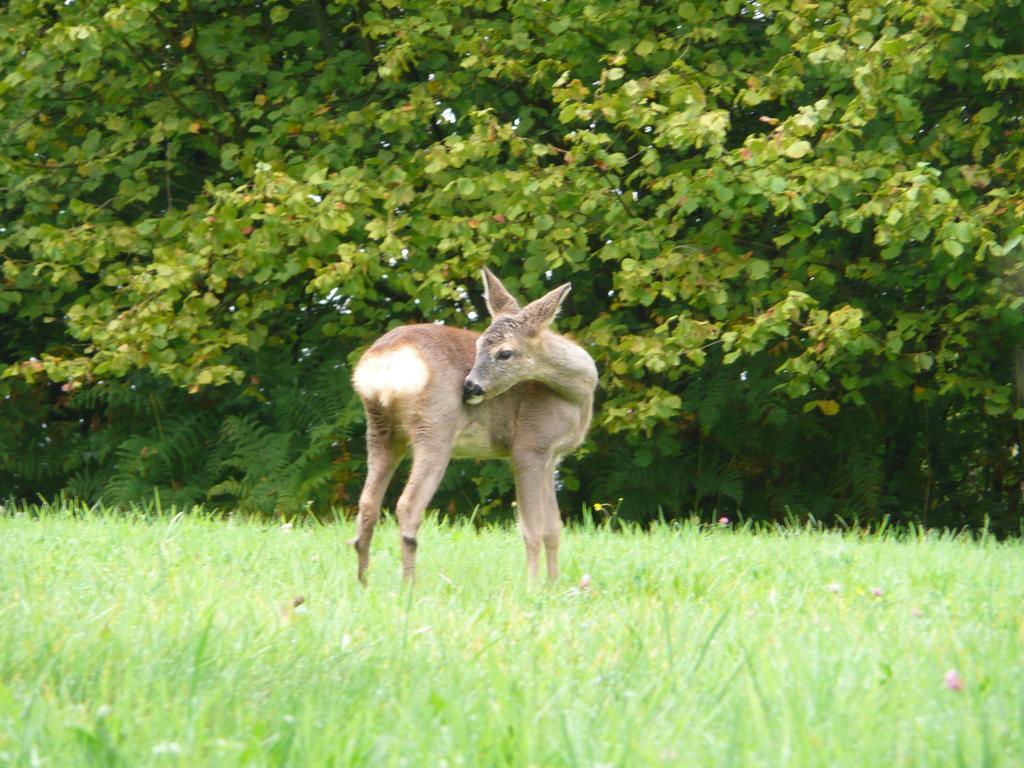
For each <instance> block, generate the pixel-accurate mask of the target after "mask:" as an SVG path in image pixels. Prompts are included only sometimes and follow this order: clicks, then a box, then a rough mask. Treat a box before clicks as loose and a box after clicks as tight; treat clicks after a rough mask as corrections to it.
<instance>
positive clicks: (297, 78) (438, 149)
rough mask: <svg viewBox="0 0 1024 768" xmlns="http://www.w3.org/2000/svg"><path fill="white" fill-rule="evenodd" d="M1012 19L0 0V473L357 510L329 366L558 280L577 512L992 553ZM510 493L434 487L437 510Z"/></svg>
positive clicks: (10, 477) (1015, 112) (1018, 36)
mask: <svg viewBox="0 0 1024 768" xmlns="http://www.w3.org/2000/svg"><path fill="white" fill-rule="evenodd" d="M1020 19H1021V4H1020V2H1019V1H1017V0H1010V1H1009V2H1006V1H1004V2H994V1H985V0H979V1H972V2H957V3H953V2H949V1H948V0H913V1H912V2H911V0H905V1H903V0H896V1H894V2H890V3H885V4H880V3H875V2H868V0H856V1H854V2H846V3H833V2H820V3H807V2H799V1H794V2H782V1H780V0H765V1H761V0H759V2H756V3H755V2H741V1H740V0H724V1H719V2H713V3H705V2H699V1H698V0H690V1H689V2H681V3H680V2H671V3H660V2H639V0H632V1H629V0H566V1H564V2H544V1H542V0H511V1H510V2H499V1H498V0H475V1H472V0H463V1H462V2H459V3H437V2H423V1H422V0H409V1H408V2H405V1H403V2H398V1H397V0H382V1H381V2H369V1H367V0H361V1H360V2H329V1H328V0H305V1H303V2H299V1H298V0H295V1H294V2H292V1H289V0H282V1H281V2H273V1H268V2H257V3H253V2H243V3H238V2H222V1H218V0H211V2H204V3H192V2H189V0H171V1H169V2H160V0H126V1H125V2H120V3H117V2H88V3H86V2H70V3H62V2H48V1H44V0H11V2H9V3H8V4H7V6H6V9H5V10H3V11H0V74H2V76H3V79H2V80H0V179H2V181H0V259H2V268H3V274H2V283H0V313H2V316H3V327H2V333H0V370H2V371H3V373H2V378H0V386H2V391H0V397H2V398H3V399H2V401H0V402H2V403H3V406H2V411H0V489H2V490H3V491H6V492H7V493H10V494H13V495H21V496H32V495H34V494H36V493H42V494H53V493H55V492H56V491H58V490H59V489H63V488H66V489H68V490H69V491H71V492H72V493H74V494H76V495H80V496H83V497H86V498H99V497H102V498H103V499H105V500H106V501H108V502H117V501H123V500H127V499H130V498H134V497H137V496H139V495H146V494H149V493H151V489H152V488H153V487H158V488H159V489H160V492H161V496H162V497H163V498H165V499H170V500H176V501H181V502H184V501H208V502H210V503H215V504H224V505H233V506H242V507H244V508H252V509H259V510H264V511H277V512H280V513H287V514H290V513H292V512H294V511H295V510H296V509H300V508H302V507H303V505H304V504H306V503H307V502H312V504H313V505H314V506H315V507H317V508H319V507H322V506H324V505H326V504H328V503H350V502H351V500H352V499H353V495H354V493H355V492H356V489H357V488H358V484H359V481H360V475H361V458H360V457H361V453H362V443H361V439H362V438H361V433H360V422H361V413H360V409H359V406H358V402H357V401H355V400H354V398H353V395H352V392H351V390H350V388H349V386H348V383H347V378H348V370H349V366H350V364H351V363H352V361H353V360H354V359H355V358H356V356H357V355H358V352H359V350H360V349H361V348H363V347H365V345H366V344H367V343H368V342H369V340H370V339H371V338H372V337H374V336H375V335H377V334H379V333H380V332H382V331H383V330H384V329H386V328H388V327H389V326H392V325H395V324H398V323H404V322H408V321H414V320H416V321H418V320H428V321H444V322H448V323H453V324H460V325H465V324H472V322H473V321H475V322H476V323H477V325H479V323H480V319H479V317H478V316H479V315H480V314H481V313H482V302H481V300H480V297H479V290H478V285H477V275H478V270H479V268H480V267H481V266H482V265H484V264H487V265H490V266H491V267H492V268H494V269H495V270H496V271H497V272H498V273H499V274H500V275H502V277H503V278H504V279H505V280H506V284H508V285H509V286H510V287H511V288H513V289H514V290H516V291H518V292H519V293H520V294H521V295H522V296H523V297H525V298H534V297H536V296H538V295H540V293H541V292H542V291H543V290H544V289H545V288H547V287H549V286H551V285H553V284H556V283H558V282H561V281H566V280H571V281H572V283H573V285H574V291H573V293H572V296H571V299H570V301H569V303H568V307H567V310H566V313H565V316H564V317H563V319H562V320H561V321H560V326H561V328H562V329H564V330H566V331H568V332H570V333H572V334H573V335H575V336H576V338H578V339H579V340H581V341H582V342H583V343H585V344H586V345H587V346H588V348H589V349H590V350H591V352H592V353H593V355H594V356H595V358H596V359H597V360H598V363H599V366H600V367H601V370H602V396H601V399H600V401H599V409H598V412H597V414H596V418H595V427H594V430H593V432H592V440H591V441H590V444H589V446H588V447H587V448H586V450H585V451H584V452H583V454H582V455H581V456H580V457H579V458H578V459H573V460H571V461H568V462H567V463H566V465H565V467H564V473H563V483H564V485H565V496H564V499H563V506H564V507H565V508H566V509H567V510H571V509H574V508H575V509H578V508H579V507H578V505H579V503H581V502H584V501H589V502H597V501H600V502H615V501H616V500H617V499H619V498H620V497H621V498H622V499H623V502H622V506H621V510H620V511H621V513H622V514H623V515H630V516H632V517H637V518H649V517H651V516H654V515H657V514H663V515H664V516H666V517H671V516H675V515H679V514H689V513H690V512H692V511H699V512H702V513H705V514H717V513H719V512H726V511H733V510H737V511H740V512H742V513H743V514H746V515H748V516H752V517H779V516H783V515H796V516H802V515H813V516H814V517H816V518H818V519H824V520H832V519H836V518H837V517H839V518H842V519H846V520H850V519H852V518H859V519H861V520H866V519H878V518H880V517H881V516H883V515H885V514H891V515H894V516H896V517H897V518H902V519H907V518H909V519H916V520H921V521H924V522H925V523H926V524H954V525H960V524H971V525H974V524H980V523H982V521H983V520H984V519H985V518H986V517H988V518H990V519H991V521H992V523H993V525H994V526H996V527H1000V528H1004V529H1012V528H1015V527H1016V526H1017V525H1018V520H1019V518H1020V514H1021V513H1020V509H1021V506H1020V505H1021V492H1022V490H1021V489H1022V486H1021V480H1022V476H1024V456H1022V455H1021V421H1022V418H1024V409H1022V408H1021V402H1020V394H1019V388H1018V387H1015V384H1017V383H1019V382H1018V381H1017V380H1016V379H1015V376H1016V377H1017V378H1018V379H1019V373H1016V372H1015V369H1016V368H1017V367H1021V366H1020V365H1017V366H1015V361H1018V360H1024V356H1022V355H1021V354H1020V353H1019V350H1020V349H1021V344H1022V342H1024V322H1022V320H1024V315H1022V305H1024V291H1022V288H1024V275H1022V267H1021V259H1020V255H1021V253H1022V248H1021V245H1022V238H1024V228H1022V226H1021V223H1020V222H1021V214H1022V212H1024V194H1022V192H1021V186H1022V184H1021V183H1022V180H1024V125H1022V116H1024V104H1022V83H1024V25H1022V24H1021V23H1020ZM467 318H468V319H467ZM471 480H472V481H474V482H470V481H471ZM509 485H510V484H509V480H508V475H507V473H506V471H505V470H504V469H502V468H501V467H500V466H499V465H494V464H479V465H473V464H464V465H462V466H459V467H456V468H455V469H453V470H452V472H451V473H450V477H449V479H448V481H447V483H446V485H445V486H444V488H443V494H444V498H443V499H441V500H440V501H441V503H442V504H443V505H445V506H446V507H448V506H450V507H451V508H453V509H458V508H468V507H470V506H472V504H473V503H476V502H478V501H481V500H482V501H488V500H493V501H495V507H497V502H499V501H501V500H502V499H503V498H505V499H507V498H508V496H507V494H508V490H509ZM485 511H486V507H485Z"/></svg>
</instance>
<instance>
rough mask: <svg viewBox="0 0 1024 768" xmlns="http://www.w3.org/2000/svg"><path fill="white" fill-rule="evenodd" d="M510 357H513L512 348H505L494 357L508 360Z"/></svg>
mask: <svg viewBox="0 0 1024 768" xmlns="http://www.w3.org/2000/svg"><path fill="white" fill-rule="evenodd" d="M510 357H512V350H511V349H503V350H501V351H500V352H499V353H498V354H496V355H495V356H494V359H495V360H508V359H509V358H510Z"/></svg>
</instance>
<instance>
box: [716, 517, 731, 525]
mask: <svg viewBox="0 0 1024 768" xmlns="http://www.w3.org/2000/svg"><path fill="white" fill-rule="evenodd" d="M731 522H732V521H731V520H730V519H729V518H728V516H726V515H722V516H721V517H720V518H718V524H719V525H721V526H726V525H728V524H729V523H731Z"/></svg>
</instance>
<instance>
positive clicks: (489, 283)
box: [462, 268, 571, 405]
mask: <svg viewBox="0 0 1024 768" xmlns="http://www.w3.org/2000/svg"><path fill="white" fill-rule="evenodd" d="M483 278H484V299H485V300H486V302H487V310H488V311H489V312H490V313H491V325H490V326H489V327H488V328H487V330H486V331H484V332H483V334H482V335H481V336H480V338H479V339H477V342H476V359H475V360H474V361H473V368H472V370H471V371H470V372H469V375H468V376H466V381H465V382H464V383H463V385H462V399H463V400H465V401H466V402H467V403H469V404H470V405H475V404H477V403H479V402H481V401H482V400H484V399H486V398H489V397H494V396H495V395H500V394H501V393H502V392H504V391H506V390H507V389H509V388H510V387H512V386H515V385H516V384H518V383H520V382H522V381H529V380H531V379H535V378H536V376H537V373H538V370H539V368H540V367H541V366H543V365H544V362H545V361H544V356H543V347H542V343H541V336H542V334H543V332H544V331H545V330H547V328H548V326H550V325H551V321H552V320H554V319H555V315H556V314H557V313H558V308H559V307H560V306H561V304H562V300H563V299H564V298H565V297H566V295H567V294H568V293H569V289H570V287H571V286H570V285H569V284H568V283H566V284H565V285H561V286H559V287H558V288H555V289H554V290H553V291H551V292H549V293H548V294H547V295H545V296H543V297H542V298H539V299H537V300H536V301H534V302H532V303H530V304H527V305H526V306H525V307H520V306H519V302H517V301H516V300H515V298H514V297H513V296H512V294H510V293H509V292H508V291H507V290H506V289H505V286H504V285H502V284H501V281H500V280H499V279H498V278H497V277H495V275H494V274H493V273H492V272H491V271H490V270H489V269H487V268H484V271H483Z"/></svg>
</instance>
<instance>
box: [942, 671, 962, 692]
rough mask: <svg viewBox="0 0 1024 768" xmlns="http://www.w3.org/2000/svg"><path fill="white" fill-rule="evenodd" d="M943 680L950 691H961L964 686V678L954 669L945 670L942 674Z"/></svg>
mask: <svg viewBox="0 0 1024 768" xmlns="http://www.w3.org/2000/svg"><path fill="white" fill-rule="evenodd" d="M943 680H944V681H945V683H946V687H947V688H949V690H951V691H962V690H963V688H964V679H963V678H962V677H961V676H960V673H959V672H957V671H956V670H955V669H951V670H949V671H948V672H946V674H945V675H944V676H943Z"/></svg>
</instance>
